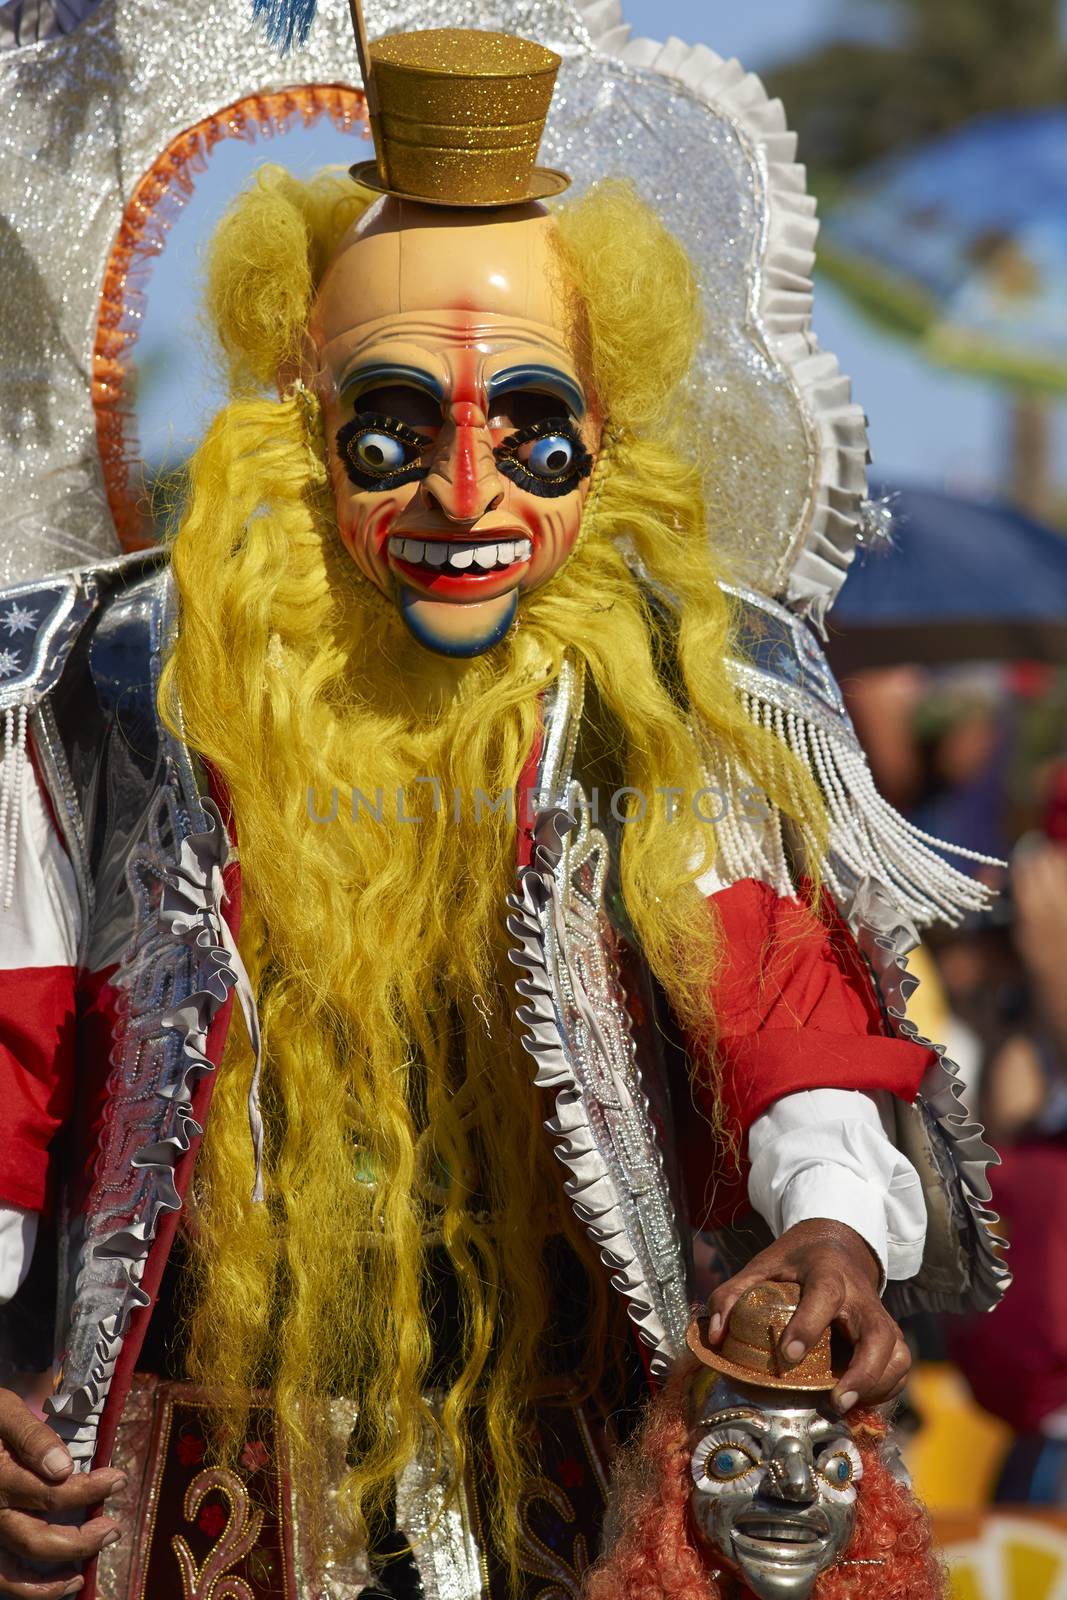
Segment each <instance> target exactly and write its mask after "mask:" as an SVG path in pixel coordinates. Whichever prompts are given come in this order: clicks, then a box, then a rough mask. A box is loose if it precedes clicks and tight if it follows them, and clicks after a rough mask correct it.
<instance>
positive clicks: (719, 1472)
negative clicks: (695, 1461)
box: [707, 1444, 755, 1478]
mask: <svg viewBox="0 0 1067 1600" xmlns="http://www.w3.org/2000/svg"><path fill="white" fill-rule="evenodd" d="M754 1465H755V1463H754V1462H753V1460H752V1457H751V1456H750V1455H749V1453H748V1451H747V1450H742V1449H741V1448H740V1446H738V1445H732V1444H726V1445H723V1446H722V1447H721V1448H720V1449H718V1450H716V1451H715V1454H714V1455H712V1456H709V1457H708V1462H707V1472H708V1475H709V1476H710V1477H713V1478H738V1477H740V1476H741V1475H742V1473H745V1472H747V1471H748V1469H749V1467H751V1466H754Z"/></svg>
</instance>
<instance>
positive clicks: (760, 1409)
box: [690, 1380, 863, 1600]
mask: <svg viewBox="0 0 1067 1600" xmlns="http://www.w3.org/2000/svg"><path fill="white" fill-rule="evenodd" d="M817 1398H818V1397H816V1396H811V1397H810V1399H809V1397H808V1396H805V1395H802V1394H798V1393H795V1392H793V1393H790V1392H787V1391H782V1390H773V1389H754V1388H753V1389H749V1388H747V1387H746V1388H744V1389H740V1388H736V1387H734V1386H733V1385H732V1384H730V1383H728V1382H727V1381H726V1380H720V1382H718V1383H717V1384H716V1385H715V1388H714V1389H713V1390H712V1392H711V1394H710V1395H709V1396H708V1399H707V1401H706V1402H705V1404H704V1405H703V1407H702V1408H701V1413H700V1418H699V1420H698V1421H697V1423H696V1424H695V1425H694V1428H693V1432H692V1468H691V1470H692V1475H693V1484H694V1487H693V1492H692V1495H691V1497H690V1509H691V1512H692V1518H693V1523H694V1526H695V1528H696V1531H697V1535H698V1538H699V1539H700V1541H701V1543H702V1545H703V1546H704V1547H705V1556H706V1559H707V1560H708V1562H709V1564H710V1565H712V1566H716V1567H723V1568H726V1569H727V1570H729V1571H731V1572H734V1573H737V1574H738V1575H739V1576H740V1577H741V1578H742V1579H743V1581H744V1583H745V1584H746V1585H747V1586H748V1588H749V1589H750V1590H751V1591H752V1593H753V1594H754V1595H758V1596H759V1597H760V1600H806V1597H807V1596H808V1595H810V1594H811V1591H812V1587H813V1585H814V1583H815V1579H816V1577H817V1576H818V1574H819V1573H820V1572H823V1571H824V1570H825V1569H826V1568H827V1567H830V1566H833V1564H834V1562H835V1561H837V1560H838V1559H839V1558H840V1557H841V1556H842V1555H843V1554H844V1552H845V1550H846V1549H847V1547H848V1543H849V1540H850V1539H851V1537H852V1529H853V1525H854V1522H855V1514H856V1509H855V1508H856V1486H857V1484H858V1482H859V1480H860V1478H861V1477H862V1475H863V1464H862V1461H861V1459H860V1454H859V1451H858V1450H857V1449H856V1446H855V1444H853V1442H852V1439H851V1437H850V1436H849V1432H848V1429H847V1427H846V1426H845V1424H844V1422H843V1421H842V1420H841V1418H840V1417H838V1416H837V1415H835V1414H834V1413H833V1412H832V1411H831V1410H830V1408H829V1407H823V1406H819V1405H817V1404H816V1403H815V1402H816V1400H817Z"/></svg>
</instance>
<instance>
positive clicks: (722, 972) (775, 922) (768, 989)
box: [681, 878, 934, 1223]
mask: <svg viewBox="0 0 1067 1600" xmlns="http://www.w3.org/2000/svg"><path fill="white" fill-rule="evenodd" d="M714 905H715V908H716V910H717V912H718V915H719V919H720V927H721V937H722V960H721V964H720V968H719V971H718V973H717V974H716V977H715V981H714V983H713V986H712V1004H713V1008H714V1015H715V1019H716V1033H717V1047H716V1052H715V1059H716V1070H717V1074H718V1080H719V1090H720V1096H721V1106H722V1114H723V1117H724V1120H725V1124H726V1129H725V1131H726V1132H727V1134H728V1136H729V1139H730V1142H731V1143H732V1144H733V1146H734V1148H735V1150H736V1153H737V1156H738V1162H737V1163H735V1164H734V1170H733V1171H732V1172H731V1173H727V1174H720V1181H719V1183H718V1184H717V1186H716V1191H715V1202H714V1207H713V1218H712V1219H713V1220H722V1217H723V1215H724V1213H725V1214H731V1213H732V1212H733V1211H734V1210H736V1209H737V1207H738V1205H739V1204H740V1203H741V1202H742V1200H743V1195H744V1183H745V1180H746V1178H747V1161H746V1160H745V1147H746V1143H747V1134H748V1130H749V1128H750V1127H751V1126H752V1124H753V1123H754V1122H755V1120H756V1118H757V1117H759V1116H761V1115H762V1113H763V1112H764V1111H766V1110H767V1108H768V1107H769V1106H771V1105H772V1104H773V1103H774V1101H775V1100H779V1099H781V1097H782V1096H783V1095H787V1094H796V1093H798V1092H799V1091H801V1090H804V1089H862V1090H874V1089H887V1090H889V1091H890V1092H891V1093H893V1094H895V1095H899V1096H900V1098H901V1099H903V1100H908V1101H911V1100H914V1098H915V1095H916V1093H917V1092H918V1088H919V1085H920V1083H921V1082H922V1079H923V1076H924V1074H925V1073H926V1071H927V1068H928V1067H929V1066H930V1064H931V1062H932V1061H933V1059H934V1054H933V1051H931V1050H928V1049H926V1048H925V1047H924V1046H922V1045H918V1044H914V1043H912V1042H911V1041H909V1040H906V1039H898V1038H895V1037H893V1036H892V1035H891V1034H890V1033H889V1031H888V1029H887V1026H886V1023H885V1020H884V1018H883V1016H882V1011H881V1007H880V1005H879V1002H878V998H877V995H876V993H875V990H874V985H873V982H872V980H871V977H870V974H869V972H868V970H867V967H866V964H865V963H864V960H863V958H862V956H861V955H860V953H859V951H858V949H857V948H856V945H855V943H854V942H853V939H852V937H851V935H850V933H849V932H848V929H847V928H846V927H845V925H844V923H843V922H842V921H841V919H840V917H838V916H837V914H836V912H835V910H834V908H833V906H832V904H831V903H830V902H829V901H828V900H827V901H825V902H824V904H823V906H822V908H821V910H820V912H819V914H816V912H815V911H813V910H812V909H811V907H810V905H808V904H805V903H804V902H802V901H801V900H796V899H784V898H783V897H782V896H780V895H778V894H776V893H775V892H774V890H773V889H771V888H770V887H769V886H768V885H767V884H764V883H759V882H757V881H755V880H754V879H752V878H745V879H743V880H742V881H741V882H740V883H735V884H733V885H731V887H730V888H728V889H723V890H721V891H720V892H719V893H718V894H717V895H715V896H714ZM704 1054H705V1053H704V1052H701V1051H699V1050H697V1051H695V1052H693V1059H694V1061H695V1062H696V1063H697V1065H696V1069H695V1071H696V1076H695V1081H694V1084H693V1097H694V1101H695V1106H696V1109H697V1111H698V1112H703V1116H696V1117H693V1118H691V1119H687V1120H688V1122H689V1123H690V1126H687V1127H686V1128H685V1129H683V1130H682V1138H681V1145H682V1160H683V1166H684V1168H685V1173H686V1178H687V1187H688V1189H689V1193H690V1199H691V1201H692V1202H694V1203H695V1204H697V1205H698V1209H699V1210H700V1211H701V1212H704V1206H703V1204H702V1203H701V1202H702V1197H703V1196H705V1194H706V1193H707V1192H708V1190H709V1182H708V1180H709V1176H710V1169H711V1166H712V1161H711V1158H710V1152H711V1143H712V1134H711V1129H710V1128H709V1126H708V1120H713V1113H714V1092H713V1086H712V1084H711V1083H710V1082H709V1080H708V1068H707V1066H706V1065H703V1066H702V1065H701V1061H702V1056H703V1055H704ZM706 1119H707V1120H706ZM707 1220H708V1217H707V1214H706V1213H705V1214H704V1215H703V1216H698V1217H695V1218H694V1221H697V1222H698V1223H703V1222H706V1221H707Z"/></svg>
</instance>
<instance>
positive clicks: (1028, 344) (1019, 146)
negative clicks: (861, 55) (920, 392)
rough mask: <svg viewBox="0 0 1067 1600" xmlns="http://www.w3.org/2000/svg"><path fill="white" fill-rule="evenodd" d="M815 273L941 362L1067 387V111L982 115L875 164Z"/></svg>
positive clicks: (841, 214)
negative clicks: (821, 271) (822, 272)
mask: <svg viewBox="0 0 1067 1600" xmlns="http://www.w3.org/2000/svg"><path fill="white" fill-rule="evenodd" d="M820 263H821V264H822V265H823V266H825V267H826V268H827V269H828V270H829V272H830V273H831V275H833V276H835V277H837V278H838V279H839V280H840V281H841V282H842V283H843V284H844V285H845V287H847V288H848V289H849V290H850V292H851V293H852V294H853V296H854V297H855V298H856V299H857V300H859V301H860V302H861V303H862V304H864V305H865V306H866V308H867V309H868V310H870V311H872V312H874V313H875V314H877V315H878V316H879V317H880V318H882V319H883V320H886V321H889V322H891V323H892V324H894V325H895V326H896V327H898V328H899V329H901V330H902V331H907V332H910V333H912V334H914V335H918V336H919V337H920V339H921V340H922V348H924V349H925V350H926V352H927V353H928V354H929V355H931V356H932V357H933V358H934V359H936V360H939V361H942V362H945V363H947V364H950V365H954V366H963V367H968V368H970V369H972V370H977V371H981V372H984V373H986V374H988V375H989V376H990V377H995V378H1000V379H1003V380H1005V381H1008V382H1011V383H1016V384H1021V385H1026V386H1032V387H1035V388H1049V389H1063V388H1067V111H1064V110H1059V109H1055V110H1047V111H1031V112H1011V113H1005V114H1002V115H997V116H989V117H982V118H980V119H978V120H976V121H974V122H971V123H968V124H967V125H965V126H964V127H962V128H959V129H957V130H956V131H955V132H953V133H950V134H948V135H946V136H945V137H944V138H941V139H938V140H935V141H934V142H933V143H931V144H928V145H925V146H923V147H922V149H920V150H917V151H911V152H909V153H908V154H905V155H899V156H893V157H890V158H889V159H887V160H885V161H881V162H879V163H877V164H876V165H875V166H874V167H872V168H871V169H869V171H868V172H867V173H866V174H865V175H864V176H863V177H862V178H860V179H859V180H858V181H857V182H856V183H855V184H854V185H853V186H852V187H851V188H850V189H849V190H847V191H846V193H845V196H844V198H843V199H842V201H841V202H840V203H839V204H838V205H837V206H836V207H835V209H834V211H833V212H832V214H831V216H830V219H829V221H828V223H827V225H826V228H825V231H824V234H823V243H822V246H821V248H820Z"/></svg>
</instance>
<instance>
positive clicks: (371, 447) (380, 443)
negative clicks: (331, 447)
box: [350, 433, 408, 473]
mask: <svg viewBox="0 0 1067 1600" xmlns="http://www.w3.org/2000/svg"><path fill="white" fill-rule="evenodd" d="M350 448H351V450H352V453H353V455H354V456H355V457H356V460H357V462H358V464H359V465H360V466H361V467H365V468H366V469H367V471H368V472H382V473H390V472H399V471H400V469H401V467H403V466H406V465H407V459H408V452H407V450H406V449H405V448H404V446H403V445H402V444H401V443H400V440H399V439H392V438H390V436H389V435H388V434H387V433H365V434H364V435H363V437H362V438H361V439H359V440H357V441H353V443H352V445H351V446H350Z"/></svg>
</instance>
